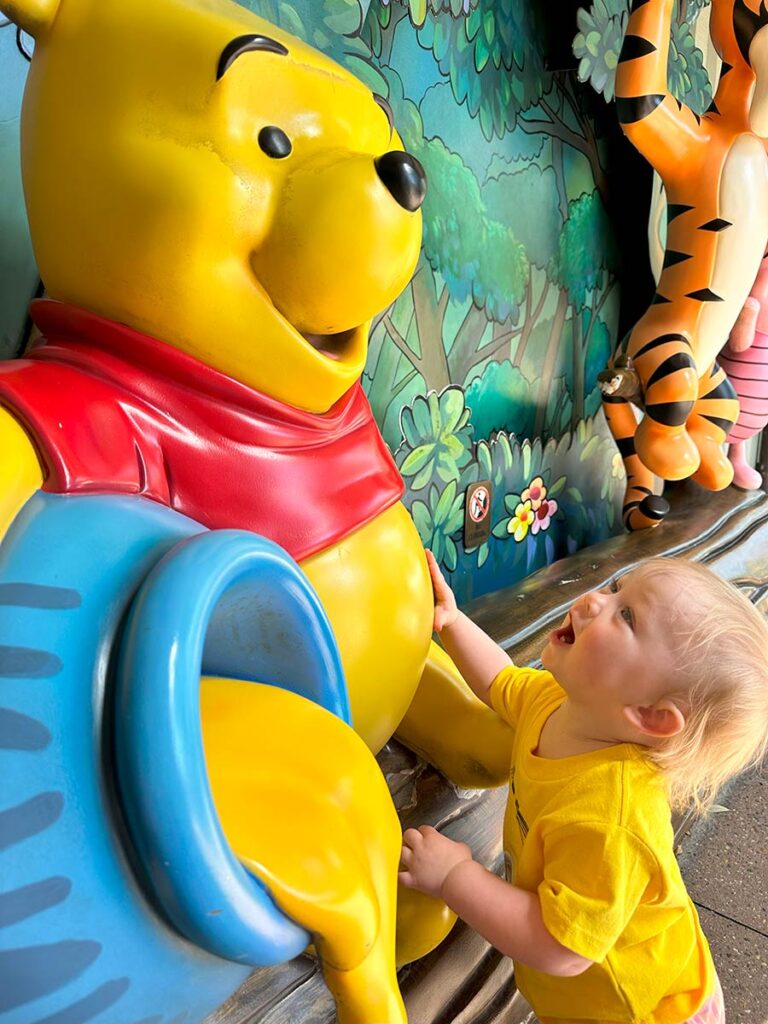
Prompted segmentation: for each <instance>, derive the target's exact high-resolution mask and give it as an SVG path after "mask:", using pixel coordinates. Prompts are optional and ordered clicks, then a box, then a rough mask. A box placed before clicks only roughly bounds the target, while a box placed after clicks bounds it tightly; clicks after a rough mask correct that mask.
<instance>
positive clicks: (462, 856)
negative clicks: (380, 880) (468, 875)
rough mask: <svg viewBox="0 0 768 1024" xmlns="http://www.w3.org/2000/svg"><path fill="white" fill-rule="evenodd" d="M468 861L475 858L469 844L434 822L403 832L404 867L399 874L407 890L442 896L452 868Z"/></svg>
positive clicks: (402, 862) (437, 896)
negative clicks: (440, 831) (449, 834)
mask: <svg viewBox="0 0 768 1024" xmlns="http://www.w3.org/2000/svg"><path fill="white" fill-rule="evenodd" d="M465 860H472V851H471V850H470V848H469V847H468V846H467V844H466V843H455V842H454V841H453V840H452V839H448V837H447V836H443V835H440V833H439V832H438V831H437V829H434V828H432V826H431V825H420V826H419V827H418V828H409V829H407V830H406V832H405V834H404V835H403V849H402V852H401V854H400V863H401V865H402V867H403V870H402V871H401V872H400V873H399V875H398V876H397V877H398V878H399V880H400V882H401V883H402V884H403V885H404V886H405V887H406V889H418V890H419V892H424V893H426V894H427V896H435V897H436V898H439V897H440V893H441V891H442V888H443V882H444V881H445V880H446V878H447V877H448V875H449V874H450V872H451V870H452V869H453V868H455V867H456V865H457V864H461V862H462V861H465Z"/></svg>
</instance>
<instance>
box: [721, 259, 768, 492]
mask: <svg viewBox="0 0 768 1024" xmlns="http://www.w3.org/2000/svg"><path fill="white" fill-rule="evenodd" d="M717 361H718V363H719V364H720V366H721V367H722V368H723V369H724V370H725V372H726V373H727V374H728V378H729V380H730V381H731V384H732V385H733V387H734V388H735V390H736V394H737V395H738V398H739V406H740V412H739V418H738V420H737V421H736V422H735V423H734V425H733V428H732V429H731V432H730V434H729V435H728V438H727V440H728V443H729V444H730V446H731V447H730V451H729V453H728V457H729V459H730V460H731V463H732V464H733V471H734V472H733V482H734V484H735V485H736V486H737V487H743V488H744V489H746V490H755V489H756V488H758V487H760V486H762V477H761V476H760V474H759V473H758V471H757V470H756V469H753V468H752V467H751V466H750V465H748V463H747V461H746V459H745V455H744V447H745V442H746V441H747V440H748V439H749V438H750V437H753V436H754V435H755V434H757V433H758V432H759V431H761V430H762V429H763V427H764V426H765V425H766V424H767V423H768V255H766V256H764V257H763V261H762V263H761V264H760V269H759V270H758V272H757V277H756V279H755V283H754V285H753V286H752V291H751V292H750V293H749V296H748V298H747V299H746V300H745V302H744V306H743V307H742V310H741V313H739V316H738V319H737V320H736V323H735V324H734V326H733V330H732V331H731V333H730V336H729V338H728V343H727V344H726V346H725V348H724V349H723V350H722V351H721V353H720V355H719V356H718V360H717Z"/></svg>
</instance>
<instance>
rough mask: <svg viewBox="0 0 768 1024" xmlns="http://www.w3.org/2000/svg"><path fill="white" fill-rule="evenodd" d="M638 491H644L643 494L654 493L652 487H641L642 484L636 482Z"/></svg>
mask: <svg viewBox="0 0 768 1024" xmlns="http://www.w3.org/2000/svg"><path fill="white" fill-rule="evenodd" d="M635 490H636V491H642V493H643V494H653V491H652V490H651V488H650V487H641V486H640V484H635Z"/></svg>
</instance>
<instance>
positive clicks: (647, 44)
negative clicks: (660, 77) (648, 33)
mask: <svg viewBox="0 0 768 1024" xmlns="http://www.w3.org/2000/svg"><path fill="white" fill-rule="evenodd" d="M649 53H656V47H655V46H654V45H653V43H652V42H651V41H650V39H646V38H645V36H630V35H627V36H624V44H623V46H622V47H621V54H620V55H619V64H623V63H624V62H625V61H628V60H636V59H637V58H638V57H645V56H646V55H647V54H649Z"/></svg>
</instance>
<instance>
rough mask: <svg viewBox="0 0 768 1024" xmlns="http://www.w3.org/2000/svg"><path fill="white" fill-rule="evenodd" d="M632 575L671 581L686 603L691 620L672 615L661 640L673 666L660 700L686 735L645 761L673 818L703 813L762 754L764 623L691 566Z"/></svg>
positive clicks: (664, 566)
mask: <svg viewBox="0 0 768 1024" xmlns="http://www.w3.org/2000/svg"><path fill="white" fill-rule="evenodd" d="M636 571H637V572H639V573H641V574H642V576H643V577H644V578H646V579H648V580H649V581H652V580H653V579H654V578H656V579H659V578H666V579H668V580H669V579H671V580H673V581H674V582H675V584H676V585H677V586H678V588H679V589H680V591H681V592H683V593H685V595H686V597H689V598H690V599H691V601H692V602H693V608H692V610H691V611H690V612H689V611H688V610H687V609H686V611H685V612H682V611H680V609H679V606H678V609H677V613H676V614H675V613H674V612H673V613H672V615H671V619H670V621H669V635H668V637H667V641H668V646H669V647H670V650H671V652H672V654H673V657H674V660H675V664H676V666H677V669H676V674H677V680H676V681H675V684H673V686H672V687H671V688H670V691H669V692H668V694H667V696H668V697H670V698H672V699H675V700H677V701H679V703H680V705H681V707H683V708H684V710H685V712H686V716H685V717H686V721H685V727H684V728H683V730H682V731H681V732H680V733H678V734H677V735H676V736H672V737H670V738H669V739H668V740H664V741H663V742H662V743H661V744H660V745H659V746H657V747H653V748H651V749H650V750H649V757H650V758H651V759H652V760H653V761H655V762H656V764H657V765H658V766H659V768H661V769H662V771H663V773H664V777H665V780H666V784H667V791H668V793H669V799H670V803H671V805H672V808H673V810H679V811H682V810H686V809H687V808H689V807H691V806H692V807H693V808H694V809H695V811H697V812H698V813H700V814H701V813H705V812H706V811H707V810H709V808H710V807H711V806H712V803H713V802H714V800H715V797H716V796H717V793H718V791H719V790H720V789H721V788H722V786H723V785H724V784H725V783H726V782H728V781H729V779H732V778H733V777H734V776H736V775H739V774H740V773H741V772H744V771H746V770H747V769H749V768H753V767H755V766H757V765H758V764H759V763H760V762H761V761H762V760H763V758H764V757H765V755H766V751H768V622H767V621H766V619H765V616H764V615H762V614H761V612H760V611H758V609H757V608H755V607H754V605H752V604H751V603H750V601H749V600H748V599H747V597H746V596H745V595H744V594H742V593H741V591H740V590H739V589H738V588H737V587H735V586H733V585H732V584H731V583H727V582H726V581H725V580H722V579H720V578H719V577H718V576H716V575H715V573H714V572H712V571H711V570H710V569H707V568H706V567H705V566H703V565H700V564H697V563H696V562H689V561H686V560H684V559H678V558H652V559H649V560H648V561H647V562H644V563H642V565H641V566H640V567H639V568H638V570H636ZM692 620H693V625H691V621H692ZM678 682H681V683H682V684H683V685H682V686H679V685H677V684H678Z"/></svg>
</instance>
